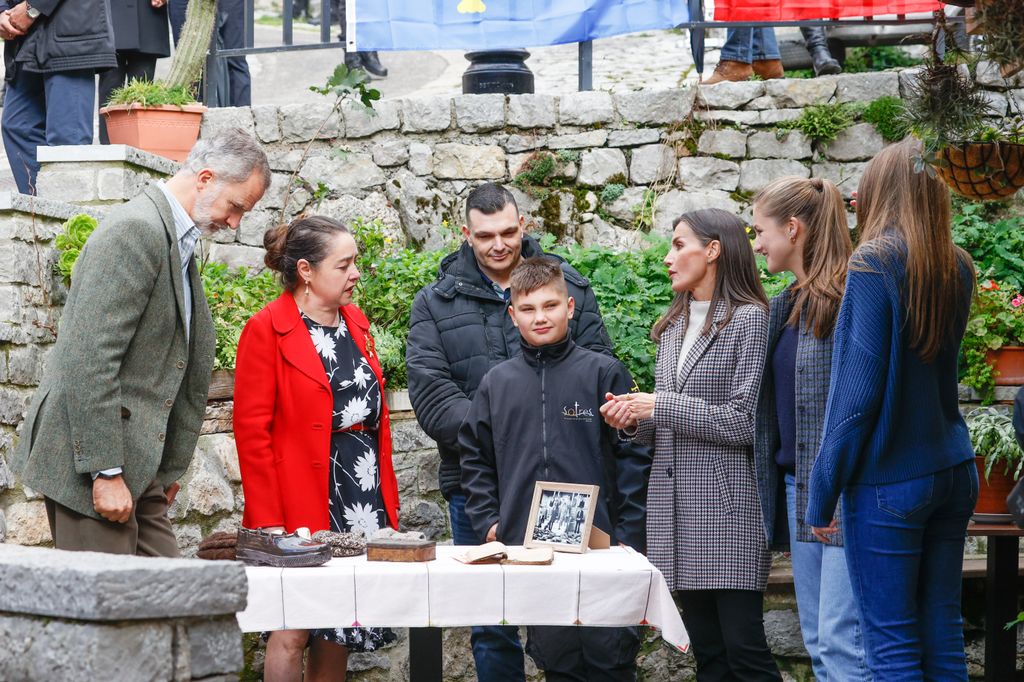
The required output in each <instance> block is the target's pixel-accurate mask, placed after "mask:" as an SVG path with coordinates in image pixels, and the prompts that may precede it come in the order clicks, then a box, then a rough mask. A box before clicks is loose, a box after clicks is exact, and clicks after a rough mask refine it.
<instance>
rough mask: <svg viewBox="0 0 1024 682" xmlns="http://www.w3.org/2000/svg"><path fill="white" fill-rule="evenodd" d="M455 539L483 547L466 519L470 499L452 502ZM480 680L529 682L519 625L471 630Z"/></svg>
mask: <svg viewBox="0 0 1024 682" xmlns="http://www.w3.org/2000/svg"><path fill="white" fill-rule="evenodd" d="M448 516H449V518H450V519H451V524H452V540H454V541H455V544H456V545H479V544H480V543H481V542H482V541H483V538H481V537H478V536H477V534H476V531H474V530H473V526H472V524H470V522H469V517H468V516H466V496H465V495H452V497H451V499H450V500H449V501H448ZM470 632H471V634H470V638H469V641H470V643H471V644H472V645H473V661H474V662H475V663H476V678H477V679H478V680H480V681H481V682H492V680H493V681H494V682H506V681H508V682H525V680H526V668H525V663H524V660H523V646H522V644H520V642H519V628H518V627H517V626H515V625H487V626H482V627H474V628H470Z"/></svg>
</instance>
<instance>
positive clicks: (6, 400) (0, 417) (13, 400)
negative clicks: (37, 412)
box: [0, 386, 35, 426]
mask: <svg viewBox="0 0 1024 682" xmlns="http://www.w3.org/2000/svg"><path fill="white" fill-rule="evenodd" d="M34 392H35V391H34V390H33V389H30V388H18V387H15V386H0V424H7V425H9V426H17V425H18V424H20V423H21V421H22V419H24V417H25V412H26V411H27V410H28V403H29V400H31V398H32V394H33V393H34Z"/></svg>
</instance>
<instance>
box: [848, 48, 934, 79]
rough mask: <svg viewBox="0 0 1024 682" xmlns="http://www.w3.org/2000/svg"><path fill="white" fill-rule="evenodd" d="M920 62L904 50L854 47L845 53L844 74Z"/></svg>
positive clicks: (900, 66)
mask: <svg viewBox="0 0 1024 682" xmlns="http://www.w3.org/2000/svg"><path fill="white" fill-rule="evenodd" d="M921 63H922V60H921V59H918V58H917V57H911V56H910V55H909V54H908V53H907V51H906V50H904V49H902V48H899V47H893V46H889V45H881V46H878V47H855V48H853V49H851V50H850V51H849V52H847V53H846V63H845V64H843V72H844V73H864V72H866V71H884V70H886V69H894V68H906V67H908V66H917V65H918V64H921Z"/></svg>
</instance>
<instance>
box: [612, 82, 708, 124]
mask: <svg viewBox="0 0 1024 682" xmlns="http://www.w3.org/2000/svg"><path fill="white" fill-rule="evenodd" d="M693 97H694V90H692V89H690V90H679V89H673V90H638V91H635V92H624V93H617V94H616V95H615V97H614V101H615V108H616V109H617V110H618V112H619V118H621V119H622V120H623V121H628V122H630V123H640V124H653V125H665V124H669V123H675V122H677V121H681V120H683V119H684V118H686V117H687V116H689V115H690V111H691V110H692V109H693Z"/></svg>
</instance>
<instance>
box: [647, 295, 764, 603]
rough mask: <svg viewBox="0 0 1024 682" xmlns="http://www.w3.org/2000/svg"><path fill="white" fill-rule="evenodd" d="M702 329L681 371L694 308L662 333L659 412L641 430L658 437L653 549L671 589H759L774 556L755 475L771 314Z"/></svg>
mask: <svg viewBox="0 0 1024 682" xmlns="http://www.w3.org/2000/svg"><path fill="white" fill-rule="evenodd" d="M725 312H726V306H725V304H724V303H721V302H720V303H718V304H717V305H716V306H715V309H714V311H713V313H712V314H713V315H714V317H713V320H714V324H713V326H712V329H711V331H710V332H709V333H708V334H707V335H702V336H699V337H698V338H697V341H696V343H694V345H693V347H692V348H691V349H690V352H689V354H688V355H687V356H686V360H685V362H684V363H683V367H682V371H681V372H680V373H679V375H678V376H677V374H676V366H677V362H678V359H679V353H680V351H681V349H682V345H683V336H684V334H685V331H686V318H687V315H686V314H684V315H681V316H680V318H679V319H678V320H676V321H675V322H673V323H672V324H671V325H670V326H669V327H668V328H666V329H665V332H664V333H663V334H662V337H661V343H659V344H658V355H657V361H656V366H655V393H656V394H657V398H656V399H655V405H654V415H653V416H652V418H651V419H649V420H643V421H641V423H640V424H639V428H638V430H637V434H636V438H637V439H639V440H641V441H643V442H647V443H650V442H653V443H654V463H653V466H652V468H651V477H650V484H649V488H648V492H647V556H648V558H649V559H650V560H651V562H652V563H653V564H654V565H655V566H657V567H658V569H659V570H660V571H661V572H662V574H664V576H665V580H666V581H667V582H668V586H669V589H672V590H715V589H732V590H759V591H763V590H764V589H765V586H766V585H767V582H768V569H769V568H770V566H771V557H770V554H769V551H768V545H767V542H766V541H765V537H764V526H763V524H762V521H761V507H760V504H759V502H758V496H757V483H756V480H755V478H754V462H753V457H752V446H753V443H754V410H755V407H756V405H757V396H758V389H759V387H760V384H761V372H762V369H763V365H764V358H765V345H766V343H767V338H768V314H767V312H766V311H764V310H763V309H761V308H759V307H757V306H754V305H744V306H740V307H739V308H737V309H736V311H735V312H734V313H733V317H732V320H730V321H729V323H728V324H727V325H725V326H724V327H722V326H721V322H722V320H723V319H724V317H725Z"/></svg>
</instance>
